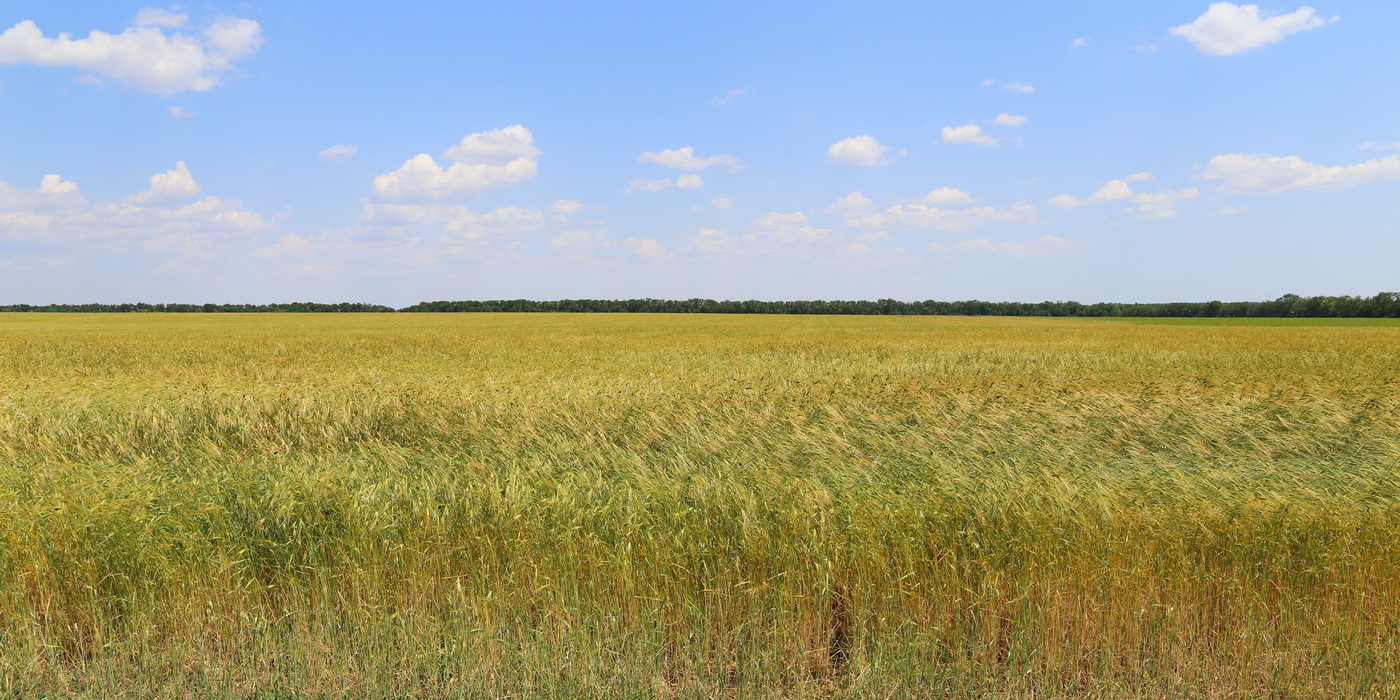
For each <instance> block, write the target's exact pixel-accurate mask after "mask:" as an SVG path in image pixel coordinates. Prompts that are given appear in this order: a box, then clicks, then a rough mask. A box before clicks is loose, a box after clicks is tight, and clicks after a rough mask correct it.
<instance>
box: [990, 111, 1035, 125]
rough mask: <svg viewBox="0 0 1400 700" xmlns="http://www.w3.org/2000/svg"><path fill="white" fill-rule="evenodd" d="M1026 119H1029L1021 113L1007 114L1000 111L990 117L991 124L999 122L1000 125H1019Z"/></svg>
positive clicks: (1026, 120)
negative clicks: (993, 116)
mask: <svg viewBox="0 0 1400 700" xmlns="http://www.w3.org/2000/svg"><path fill="white" fill-rule="evenodd" d="M1028 121H1030V120H1029V119H1027V118H1026V117H1024V116H1022V115H1019V114H1008V113H1006V112H1002V113H1001V114H998V115H997V116H996V117H995V118H993V119H992V123H993V124H999V125H1001V126H1021V125H1022V124H1025V123H1026V122H1028Z"/></svg>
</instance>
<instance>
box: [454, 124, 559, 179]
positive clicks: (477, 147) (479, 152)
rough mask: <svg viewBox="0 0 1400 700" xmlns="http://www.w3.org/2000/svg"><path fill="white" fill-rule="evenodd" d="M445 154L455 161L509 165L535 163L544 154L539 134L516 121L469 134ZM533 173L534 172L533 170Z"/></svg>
mask: <svg viewBox="0 0 1400 700" xmlns="http://www.w3.org/2000/svg"><path fill="white" fill-rule="evenodd" d="M440 157H441V158H445V159H447V160H450V161H453V162H454V163H471V164H476V165H493V166H508V165H510V164H512V163H517V162H521V161H528V162H529V163H531V164H532V165H533V164H534V163H535V161H536V160H537V159H538V158H539V157H540V149H539V148H538V147H536V146H535V137H534V135H533V134H531V133H530V130H529V129H526V128H525V127H523V126H521V125H519V124H516V125H514V126H508V127H506V128H504V129H495V130H493V131H481V132H478V133H475V134H467V135H466V136H463V137H462V142H461V143H459V144H457V145H456V146H453V147H452V148H449V149H447V150H446V151H443V153H442V155H441V156H440ZM532 174H533V173H532Z"/></svg>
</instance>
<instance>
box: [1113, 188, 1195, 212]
mask: <svg viewBox="0 0 1400 700" xmlns="http://www.w3.org/2000/svg"><path fill="white" fill-rule="evenodd" d="M1200 195H1201V192H1200V190H1198V189H1196V188H1195V187H1188V188H1186V189H1184V190H1163V191H1161V192H1157V193H1147V192H1142V193H1138V194H1135V195H1133V197H1132V199H1131V200H1130V201H1131V202H1132V203H1133V206H1131V207H1128V208H1127V209H1124V210H1123V212H1124V213H1127V214H1132V215H1133V216H1136V217H1138V218H1140V219H1173V218H1176V215H1177V211H1176V205H1177V202H1181V201H1184V200H1187V199H1195V198H1196V197H1199V196H1200Z"/></svg>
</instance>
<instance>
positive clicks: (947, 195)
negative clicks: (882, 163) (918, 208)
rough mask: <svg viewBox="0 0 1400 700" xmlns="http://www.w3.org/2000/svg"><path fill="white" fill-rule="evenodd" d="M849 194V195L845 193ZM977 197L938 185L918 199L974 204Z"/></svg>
mask: <svg viewBox="0 0 1400 700" xmlns="http://www.w3.org/2000/svg"><path fill="white" fill-rule="evenodd" d="M857 194H859V193H857ZM847 196H849V195H847ZM978 201H980V200H978V199H977V198H975V197H973V196H972V195H971V194H970V193H968V192H967V191H965V190H960V189H957V188H955V187H940V188H938V189H936V190H934V191H932V192H929V193H928V194H926V195H924V196H923V198H922V199H920V200H919V203H921V204H976V203H977V202H978Z"/></svg>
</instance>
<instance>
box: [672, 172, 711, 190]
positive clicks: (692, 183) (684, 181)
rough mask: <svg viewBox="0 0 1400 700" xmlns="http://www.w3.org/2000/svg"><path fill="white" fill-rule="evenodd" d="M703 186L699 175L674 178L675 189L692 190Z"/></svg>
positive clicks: (703, 183) (703, 182)
mask: <svg viewBox="0 0 1400 700" xmlns="http://www.w3.org/2000/svg"><path fill="white" fill-rule="evenodd" d="M704 186H705V181H704V180H702V179H701V178H700V176H699V175H681V176H680V177H678V178H676V187H678V188H680V189H683V190H693V189H696V188H698V187H704Z"/></svg>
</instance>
